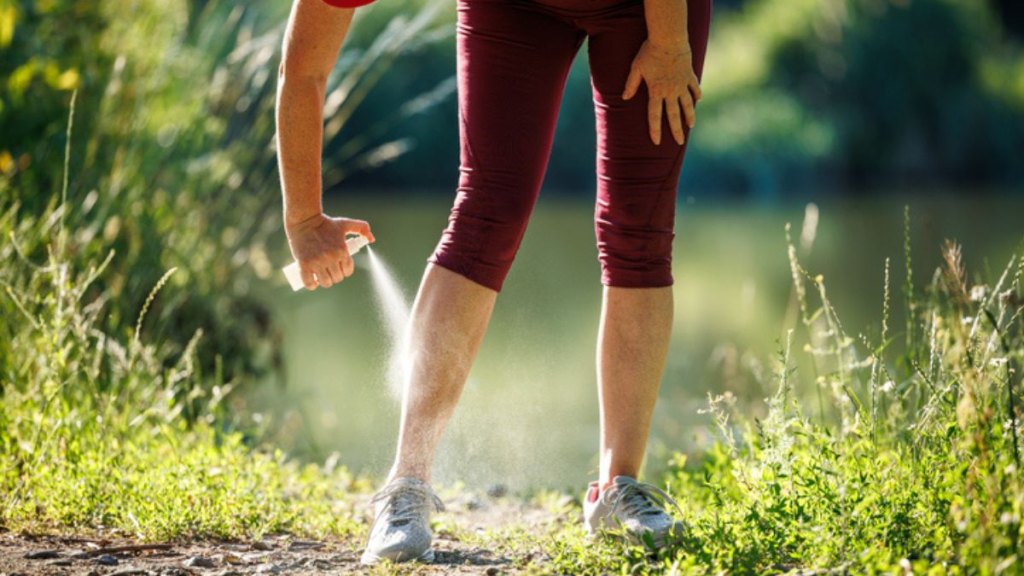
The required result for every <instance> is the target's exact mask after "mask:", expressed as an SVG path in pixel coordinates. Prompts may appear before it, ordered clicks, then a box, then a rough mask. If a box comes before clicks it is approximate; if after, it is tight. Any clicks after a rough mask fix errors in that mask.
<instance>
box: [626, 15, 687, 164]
mask: <svg viewBox="0 0 1024 576" xmlns="http://www.w3.org/2000/svg"><path fill="white" fill-rule="evenodd" d="M644 16H645V19H646V21H647V40H646V41H645V42H644V43H643V45H642V46H641V47H640V51H639V52H637V55H636V58H635V59H634V60H633V67H632V68H631V69H630V71H629V78H628V79H627V80H626V89H625V91H624V92H623V94H622V97H623V98H624V99H626V100H629V99H630V98H632V97H633V96H634V95H635V94H636V92H637V90H638V89H639V88H640V82H641V81H643V82H645V83H646V84H647V93H648V95H649V96H650V100H648V103H647V124H648V129H649V130H650V134H651V141H653V142H654V143H655V144H660V143H661V123H662V110H664V111H665V113H666V114H667V115H668V124H669V128H670V129H671V130H672V137H673V138H674V139H675V141H676V142H677V143H678V144H679V145H682V144H683V142H685V134H684V131H683V123H682V122H683V118H685V120H686V126H687V127H689V128H693V125H694V122H695V121H696V116H695V114H694V105H696V103H697V101H698V100H700V97H701V91H700V82H699V81H698V80H697V75H696V74H695V73H694V71H693V59H692V54H691V51H690V39H689V34H688V33H687V28H686V0H644Z"/></svg>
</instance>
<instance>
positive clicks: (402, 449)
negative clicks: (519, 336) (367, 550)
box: [388, 264, 498, 483]
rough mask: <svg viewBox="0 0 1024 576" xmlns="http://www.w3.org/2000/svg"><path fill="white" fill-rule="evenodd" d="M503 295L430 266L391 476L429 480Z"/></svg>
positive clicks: (412, 330) (414, 326)
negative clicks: (488, 327) (499, 297)
mask: <svg viewBox="0 0 1024 576" xmlns="http://www.w3.org/2000/svg"><path fill="white" fill-rule="evenodd" d="M497 295H498V293H497V292H495V291H494V290H491V289H490V288H485V287H483V286H481V285H479V284H477V283H475V282H472V281H471V280H468V279H466V278H465V277H463V276H461V275H459V274H456V273H455V272H452V271H450V270H447V269H445V268H442V267H440V266H435V265H433V264H430V265H428V266H427V270H426V272H425V273H424V275H423V284H422V285H421V286H420V291H419V294H418V295H417V296H416V302H415V304H414V305H413V309H412V317H411V319H410V325H409V339H408V343H407V349H406V350H405V351H404V354H405V355H406V357H405V358H406V366H407V369H406V370H405V372H406V374H405V381H404V389H403V394H402V419H401V427H400V429H399V433H398V452H397V454H396V456H395V463H394V465H393V466H392V468H391V473H390V474H389V475H388V481H391V480H392V479H394V478H397V477H412V478H418V479H420V480H423V481H424V482H428V483H429V482H430V472H431V466H432V465H433V462H434V451H435V449H436V448H437V443H438V440H440V438H441V434H442V433H443V432H444V427H445V425H446V424H447V423H448V420H449V419H450V418H451V415H452V413H453V412H454V411H455V405H456V404H457V403H458V401H459V396H460V395H461V394H462V388H463V386H464V385H465V383H466V377H467V376H468V375H469V369H470V366H472V364H473V359H474V358H475V357H476V353H477V350H478V349H479V348H480V342H481V341H482V340H483V337H484V332H485V331H486V330H487V324H488V322H489V321H490V318H491V312H492V311H493V310H494V302H495V300H496V298H497Z"/></svg>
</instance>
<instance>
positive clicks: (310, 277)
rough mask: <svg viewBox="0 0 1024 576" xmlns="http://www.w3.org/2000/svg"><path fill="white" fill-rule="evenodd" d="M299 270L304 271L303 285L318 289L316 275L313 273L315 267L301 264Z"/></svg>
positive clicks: (307, 288)
mask: <svg viewBox="0 0 1024 576" xmlns="http://www.w3.org/2000/svg"><path fill="white" fill-rule="evenodd" d="M299 271H300V272H301V273H302V285H303V286H305V287H306V290H316V275H315V274H313V269H312V268H310V267H308V266H300V267H299Z"/></svg>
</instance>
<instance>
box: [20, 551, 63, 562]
mask: <svg viewBox="0 0 1024 576" xmlns="http://www.w3.org/2000/svg"><path fill="white" fill-rule="evenodd" d="M54 558H60V552H57V551H56V550H37V551H36V552H29V553H28V554H25V559H26V560H53V559H54Z"/></svg>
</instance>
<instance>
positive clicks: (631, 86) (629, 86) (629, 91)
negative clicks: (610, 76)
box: [622, 66, 643, 100]
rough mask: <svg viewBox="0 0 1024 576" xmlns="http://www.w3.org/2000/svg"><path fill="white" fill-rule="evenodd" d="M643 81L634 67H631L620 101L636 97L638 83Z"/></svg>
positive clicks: (638, 87)
mask: <svg viewBox="0 0 1024 576" xmlns="http://www.w3.org/2000/svg"><path fill="white" fill-rule="evenodd" d="M642 79H643V77H642V75H641V74H640V72H639V71H638V70H637V67H636V66H632V67H630V69H629V77H628V78H626V88H625V90H623V91H622V99H623V100H629V99H630V98H632V97H633V96H636V91H637V90H639V89H640V82H641V80H642Z"/></svg>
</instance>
